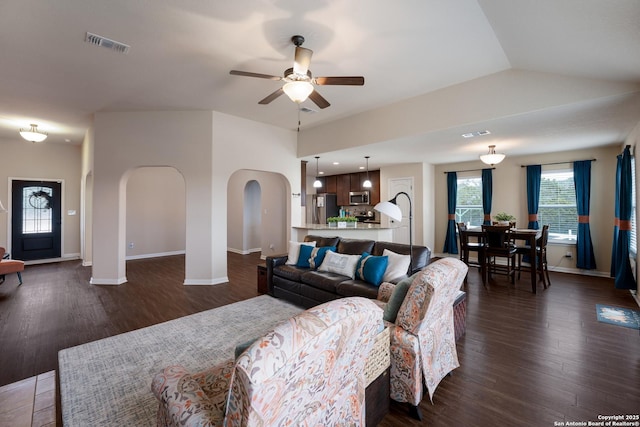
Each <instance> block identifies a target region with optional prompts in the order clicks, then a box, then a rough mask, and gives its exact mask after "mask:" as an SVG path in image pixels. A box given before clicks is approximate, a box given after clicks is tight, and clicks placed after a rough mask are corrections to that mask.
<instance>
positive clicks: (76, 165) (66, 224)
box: [0, 132, 82, 258]
mask: <svg viewBox="0 0 640 427" xmlns="http://www.w3.org/2000/svg"><path fill="white" fill-rule="evenodd" d="M80 159H81V150H80V147H79V146H77V145H66V144H53V143H47V142H46V141H45V142H42V143H38V144H34V143H31V142H26V141H24V140H23V139H22V138H20V136H18V133H17V132H16V138H15V139H1V138H0V183H1V185H0V200H2V203H3V205H4V206H5V208H7V209H8V210H9V211H10V210H11V208H10V206H11V204H10V200H9V194H10V180H11V179H36V180H39V179H42V180H61V181H63V187H62V192H63V194H62V204H63V205H62V251H61V252H62V258H79V257H80V212H81V210H82V209H81V208H82V206H81V204H80V173H81V171H80V164H81V162H80ZM69 210H73V211H75V215H69V214H68V211H69ZM10 221H11V213H10V212H9V213H0V246H3V247H5V248H7V250H8V251H9V250H10V249H11V242H10V235H11V231H10V227H11V223H10Z"/></svg>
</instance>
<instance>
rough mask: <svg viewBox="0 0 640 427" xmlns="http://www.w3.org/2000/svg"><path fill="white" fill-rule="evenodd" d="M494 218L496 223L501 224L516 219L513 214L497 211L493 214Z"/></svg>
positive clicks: (506, 223) (507, 223)
mask: <svg viewBox="0 0 640 427" xmlns="http://www.w3.org/2000/svg"><path fill="white" fill-rule="evenodd" d="M494 218H495V220H496V221H498V224H501V225H509V223H510V222H511V221H515V220H516V217H515V216H513V215H511V214H508V213H506V212H500V213H497V214H495V215H494Z"/></svg>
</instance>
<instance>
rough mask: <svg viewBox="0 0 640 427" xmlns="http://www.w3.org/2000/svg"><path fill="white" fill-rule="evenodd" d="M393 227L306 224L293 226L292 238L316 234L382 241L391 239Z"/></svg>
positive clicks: (365, 224) (369, 224)
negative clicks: (344, 226)
mask: <svg viewBox="0 0 640 427" xmlns="http://www.w3.org/2000/svg"><path fill="white" fill-rule="evenodd" d="M394 228H395V227H393V228H392V227H386V226H384V227H383V226H381V225H380V224H373V223H361V222H358V223H357V224H356V227H346V228H338V227H329V225H327V224H306V225H301V226H297V227H293V233H292V234H293V235H292V238H294V239H296V238H297V241H302V240H303V239H304V236H306V235H308V234H313V235H316V236H325V237H330V236H339V237H344V238H345V239H370V240H376V241H377V240H380V241H384V242H392V241H393V229H394Z"/></svg>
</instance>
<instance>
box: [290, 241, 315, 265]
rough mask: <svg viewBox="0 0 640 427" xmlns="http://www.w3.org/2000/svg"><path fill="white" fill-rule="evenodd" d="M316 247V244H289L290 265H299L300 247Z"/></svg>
mask: <svg viewBox="0 0 640 427" xmlns="http://www.w3.org/2000/svg"><path fill="white" fill-rule="evenodd" d="M302 245H306V246H314V247H315V246H316V242H294V241H293V240H292V241H290V242H289V255H288V257H287V264H288V265H296V264H297V263H298V257H299V255H300V246H302Z"/></svg>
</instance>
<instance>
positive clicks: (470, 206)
mask: <svg viewBox="0 0 640 427" xmlns="http://www.w3.org/2000/svg"><path fill="white" fill-rule="evenodd" d="M483 220H484V211H483V210H482V178H480V177H467V178H458V195H457V198H456V222H464V223H465V224H469V225H477V226H480V225H482V222H483Z"/></svg>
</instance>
